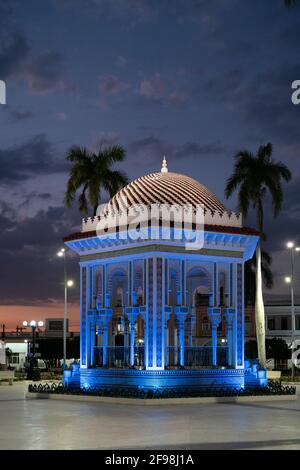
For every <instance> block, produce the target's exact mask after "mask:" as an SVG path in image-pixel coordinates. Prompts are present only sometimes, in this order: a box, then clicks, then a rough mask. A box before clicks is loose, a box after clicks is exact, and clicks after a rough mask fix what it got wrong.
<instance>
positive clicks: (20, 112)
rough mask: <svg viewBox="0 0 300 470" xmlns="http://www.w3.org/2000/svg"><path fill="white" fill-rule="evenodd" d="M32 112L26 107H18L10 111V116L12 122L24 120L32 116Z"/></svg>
mask: <svg viewBox="0 0 300 470" xmlns="http://www.w3.org/2000/svg"><path fill="white" fill-rule="evenodd" d="M34 115H35V114H34V112H33V111H29V110H28V109H22V108H18V109H15V110H14V111H12V113H11V118H12V121H13V122H20V121H26V120H28V119H31V118H33V117H34Z"/></svg>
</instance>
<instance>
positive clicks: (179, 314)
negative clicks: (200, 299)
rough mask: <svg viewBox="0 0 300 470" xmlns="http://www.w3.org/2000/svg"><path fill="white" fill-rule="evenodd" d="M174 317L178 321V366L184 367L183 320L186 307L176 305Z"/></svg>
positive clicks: (186, 310) (185, 315)
mask: <svg viewBox="0 0 300 470" xmlns="http://www.w3.org/2000/svg"><path fill="white" fill-rule="evenodd" d="M175 313H176V317H177V319H178V323H179V364H180V367H182V368H183V367H184V322H185V319H186V317H187V313H188V308H187V307H176V308H175Z"/></svg>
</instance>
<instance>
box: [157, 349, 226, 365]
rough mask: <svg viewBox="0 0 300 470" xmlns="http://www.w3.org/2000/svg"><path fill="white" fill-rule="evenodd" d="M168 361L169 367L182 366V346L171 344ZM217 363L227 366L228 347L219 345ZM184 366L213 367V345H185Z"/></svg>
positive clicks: (167, 355)
mask: <svg viewBox="0 0 300 470" xmlns="http://www.w3.org/2000/svg"><path fill="white" fill-rule="evenodd" d="M166 363H167V365H168V367H179V366H180V348H179V347H177V346H169V347H167V348H166ZM217 364H218V366H219V367H226V366H227V348H226V347H223V346H218V348H217ZM184 366H185V367H191V368H200V367H211V366H212V347H211V346H193V347H190V346H185V347H184Z"/></svg>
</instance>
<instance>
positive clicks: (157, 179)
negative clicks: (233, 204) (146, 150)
mask: <svg viewBox="0 0 300 470" xmlns="http://www.w3.org/2000/svg"><path fill="white" fill-rule="evenodd" d="M164 169H166V167H163V168H162V170H164ZM156 203H158V204H179V205H184V204H192V205H193V206H196V205H197V204H203V205H204V208H205V209H206V210H209V211H210V212H212V213H214V212H218V213H220V214H223V213H224V212H229V211H227V210H226V208H225V207H224V205H223V204H222V202H221V201H219V199H218V198H217V197H216V196H215V195H214V194H213V193H212V192H211V191H209V190H208V189H207V188H206V187H205V186H204V185H203V184H200V183H198V181H196V180H194V179H193V178H190V177H189V176H185V175H181V174H178V173H169V172H168V171H161V172H160V173H151V174H149V175H146V176H142V177H141V178H138V179H136V180H134V181H132V182H131V183H129V184H128V185H127V186H125V187H124V188H123V189H121V190H120V191H119V192H118V193H117V194H116V195H115V196H114V197H113V198H112V199H111V200H110V201H109V203H108V204H107V205H106V207H105V208H104V211H103V212H102V213H104V214H105V213H108V212H111V211H113V212H114V211H119V210H123V209H125V208H126V207H130V206H133V205H136V204H145V205H150V204H156Z"/></svg>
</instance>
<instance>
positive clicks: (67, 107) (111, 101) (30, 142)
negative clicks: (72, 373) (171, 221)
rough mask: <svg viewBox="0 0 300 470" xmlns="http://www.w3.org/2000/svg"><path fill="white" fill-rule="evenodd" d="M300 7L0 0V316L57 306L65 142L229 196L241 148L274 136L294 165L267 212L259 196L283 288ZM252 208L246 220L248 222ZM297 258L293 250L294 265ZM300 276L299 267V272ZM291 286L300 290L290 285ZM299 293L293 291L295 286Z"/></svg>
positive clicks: (72, 226) (52, 310) (74, 315)
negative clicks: (278, 208) (114, 147)
mask: <svg viewBox="0 0 300 470" xmlns="http://www.w3.org/2000/svg"><path fill="white" fill-rule="evenodd" d="M297 79H298V80H300V2H299V3H298V4H296V6H294V7H293V8H292V9H288V8H286V7H284V5H283V0H263V1H261V0H251V1H246V0H42V1H41V0H26V1H24V0H0V80H4V81H5V82H6V86H7V104H6V105H0V135H1V140H0V251H1V253H0V260H1V261H0V262H1V274H0V276H1V277H0V304H1V306H0V324H1V323H5V324H6V325H7V327H8V328H15V327H16V325H17V324H19V325H20V324H21V322H22V320H23V319H29V320H30V319H31V317H34V318H35V319H37V320H38V319H45V318H46V317H50V316H62V315H63V306H62V300H63V286H62V275H63V267H62V261H61V260H60V259H58V258H57V256H56V252H57V251H58V249H59V248H60V247H61V246H62V238H63V237H64V236H66V235H68V234H70V233H72V232H74V231H76V230H78V229H79V226H80V222H81V215H80V214H79V212H78V209H77V207H76V204H75V205H74V207H73V208H72V209H65V208H64V206H63V196H64V191H65V188H66V181H67V178H68V168H69V166H68V164H67V163H66V160H65V156H66V151H67V149H68V148H69V147H70V146H72V145H75V144H77V145H80V146H87V147H88V148H90V149H91V150H97V149H98V147H99V145H101V144H102V145H106V144H114V143H118V144H121V145H123V146H124V147H125V148H126V149H127V158H126V161H125V163H124V164H123V165H122V166H121V168H122V169H123V170H124V171H126V173H127V174H128V177H129V179H130V180H132V179H134V178H136V177H138V176H142V175H144V174H147V173H151V172H155V171H159V170H160V168H161V160H162V158H163V156H164V155H166V157H167V160H168V166H169V170H170V171H175V172H178V173H184V174H187V175H189V176H192V177H193V178H195V179H197V180H199V181H200V182H201V183H203V184H205V185H206V186H207V187H208V188H209V189H210V190H212V191H213V192H214V193H215V194H216V195H217V196H218V197H219V198H220V199H221V200H222V201H223V202H224V203H225V205H226V206H227V207H229V208H230V209H235V206H236V200H235V199H234V198H233V199H231V200H229V201H225V197H224V187H225V183H226V179H227V178H228V177H229V175H230V174H231V172H232V169H233V163H234V160H233V156H234V154H235V153H236V152H237V151H238V150H240V149H248V150H251V151H253V152H255V151H256V149H257V147H258V146H259V145H261V144H264V143H267V142H272V143H273V145H274V158H275V159H277V160H282V161H283V162H284V163H285V164H286V165H288V167H289V168H290V169H291V170H292V172H293V181H292V182H291V183H289V184H286V185H284V195H285V201H284V206H283V211H282V213H281V215H280V217H279V218H278V219H277V220H276V221H274V220H273V219H272V213H271V209H270V204H269V201H266V215H267V221H266V232H267V235H268V242H267V247H268V250H270V252H271V254H272V256H273V260H274V261H273V270H274V274H275V281H276V282H275V287H274V289H273V290H272V292H268V296H269V295H270V294H271V295H274V296H287V295H288V288H287V286H286V285H284V282H283V278H284V276H285V275H286V274H287V273H288V270H289V265H288V262H287V253H286V251H284V250H283V247H284V245H285V243H286V241H288V240H289V239H292V240H295V241H297V238H298V241H299V243H300V236H299V228H300V224H299V217H300V197H299V185H300V105H299V106H295V105H293V104H292V101H291V95H292V89H291V85H292V82H293V81H294V80H297ZM251 224H252V220H251V216H250V217H249V219H248V221H247V222H246V225H251ZM298 265H299V266H300V259H299V262H298ZM68 271H69V277H72V278H73V279H74V280H75V288H74V289H73V291H72V293H70V301H71V306H70V320H71V325H72V326H73V327H78V325H79V308H78V297H79V289H78V286H79V268H78V260H77V259H76V258H75V257H74V256H72V255H71V254H70V258H69V260H68ZM297 274H298V277H299V276H300V269H297ZM296 288H297V289H300V283H298V282H297V284H296ZM296 293H297V291H296Z"/></svg>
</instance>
